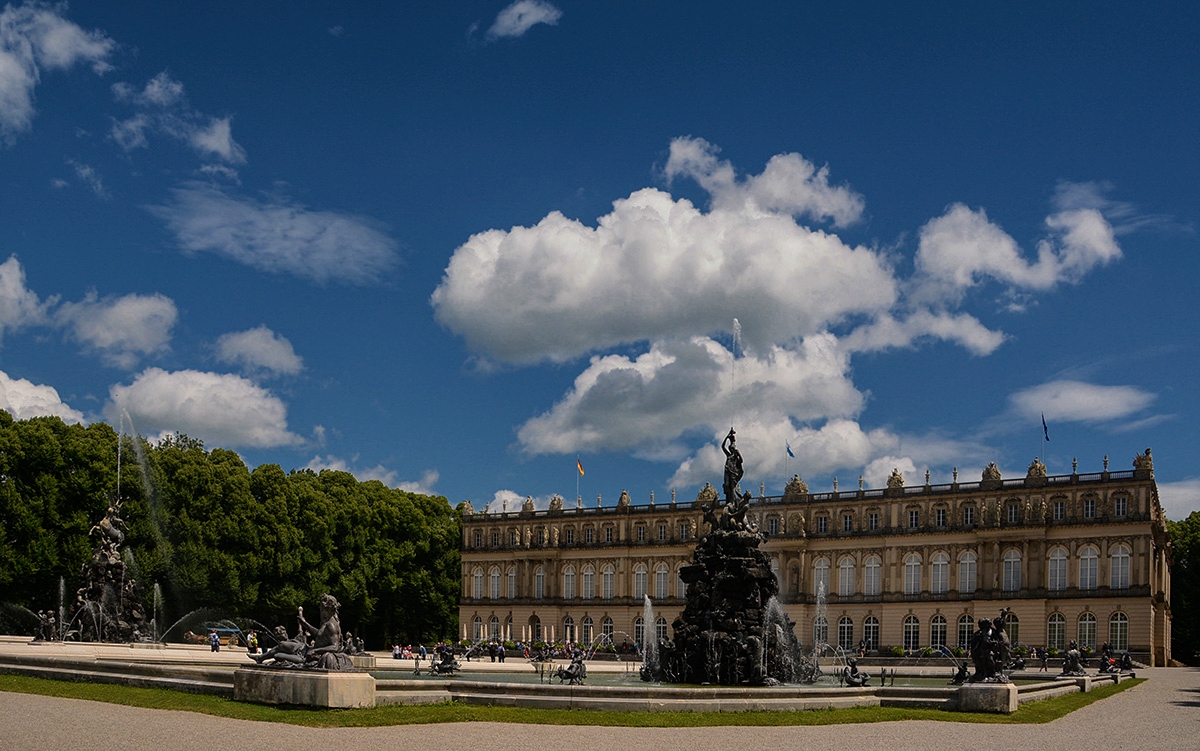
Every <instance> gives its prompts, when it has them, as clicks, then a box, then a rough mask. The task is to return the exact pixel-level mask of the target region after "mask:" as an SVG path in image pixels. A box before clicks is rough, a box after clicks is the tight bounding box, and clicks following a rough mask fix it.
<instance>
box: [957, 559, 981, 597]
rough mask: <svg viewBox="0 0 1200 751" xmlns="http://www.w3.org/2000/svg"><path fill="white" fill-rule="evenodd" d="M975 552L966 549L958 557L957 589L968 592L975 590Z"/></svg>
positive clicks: (964, 592)
mask: <svg viewBox="0 0 1200 751" xmlns="http://www.w3.org/2000/svg"><path fill="white" fill-rule="evenodd" d="M976 560H977V559H976V557H975V553H973V552H971V551H970V550H968V551H967V552H965V553H963V554H962V555H961V556H959V558H958V591H959V592H961V593H963V594H970V593H971V592H974V591H975V565H976Z"/></svg>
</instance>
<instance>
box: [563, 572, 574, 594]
mask: <svg viewBox="0 0 1200 751" xmlns="http://www.w3.org/2000/svg"><path fill="white" fill-rule="evenodd" d="M563 599H566V600H574V599H575V567H574V566H567V567H566V568H565V569H563Z"/></svg>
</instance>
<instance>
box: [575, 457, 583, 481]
mask: <svg viewBox="0 0 1200 751" xmlns="http://www.w3.org/2000/svg"><path fill="white" fill-rule="evenodd" d="M575 466H576V467H579V476H580V477H583V462H581V461H579V460H578V459H576V460H575Z"/></svg>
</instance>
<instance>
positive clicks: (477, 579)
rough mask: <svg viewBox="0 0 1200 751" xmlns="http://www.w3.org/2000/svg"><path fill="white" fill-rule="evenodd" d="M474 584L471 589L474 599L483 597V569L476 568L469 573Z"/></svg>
mask: <svg viewBox="0 0 1200 751" xmlns="http://www.w3.org/2000/svg"><path fill="white" fill-rule="evenodd" d="M471 577H472V580H473V584H474V586H473V587H472V589H471V594H472V596H473V597H474V598H475V599H476V600H482V599H483V569H481V568H477V569H475V571H474V572H473V573H472V574H471Z"/></svg>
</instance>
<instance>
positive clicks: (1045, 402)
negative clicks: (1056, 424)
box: [1009, 380, 1156, 422]
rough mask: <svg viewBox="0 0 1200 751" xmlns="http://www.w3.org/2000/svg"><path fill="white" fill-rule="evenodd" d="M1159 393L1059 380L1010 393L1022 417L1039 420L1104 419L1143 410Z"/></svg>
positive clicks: (1118, 417)
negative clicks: (1043, 417) (1042, 418)
mask: <svg viewBox="0 0 1200 751" xmlns="http://www.w3.org/2000/svg"><path fill="white" fill-rule="evenodd" d="M1155 398H1156V395H1155V394H1151V393H1149V392H1147V391H1143V390H1142V389H1139V388H1137V387H1136V386H1100V385H1097V384H1094V383H1085V382H1083V381H1071V380H1059V381H1050V382H1049V383H1043V384H1040V385H1038V386H1032V387H1030V388H1027V389H1023V390H1021V391H1018V392H1016V393H1015V394H1011V395H1010V396H1009V403H1010V404H1011V405H1012V407H1013V409H1014V411H1015V412H1016V413H1017V414H1019V415H1020V416H1022V417H1024V418H1026V419H1028V420H1030V421H1037V420H1040V419H1041V415H1042V414H1045V416H1046V419H1047V420H1053V421H1062V422H1103V421H1106V420H1117V419H1120V418H1123V417H1128V416H1129V415H1132V414H1136V413H1137V412H1140V411H1142V410H1143V409H1145V408H1146V407H1148V406H1150V404H1151V403H1152V402H1153V401H1154V400H1155Z"/></svg>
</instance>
